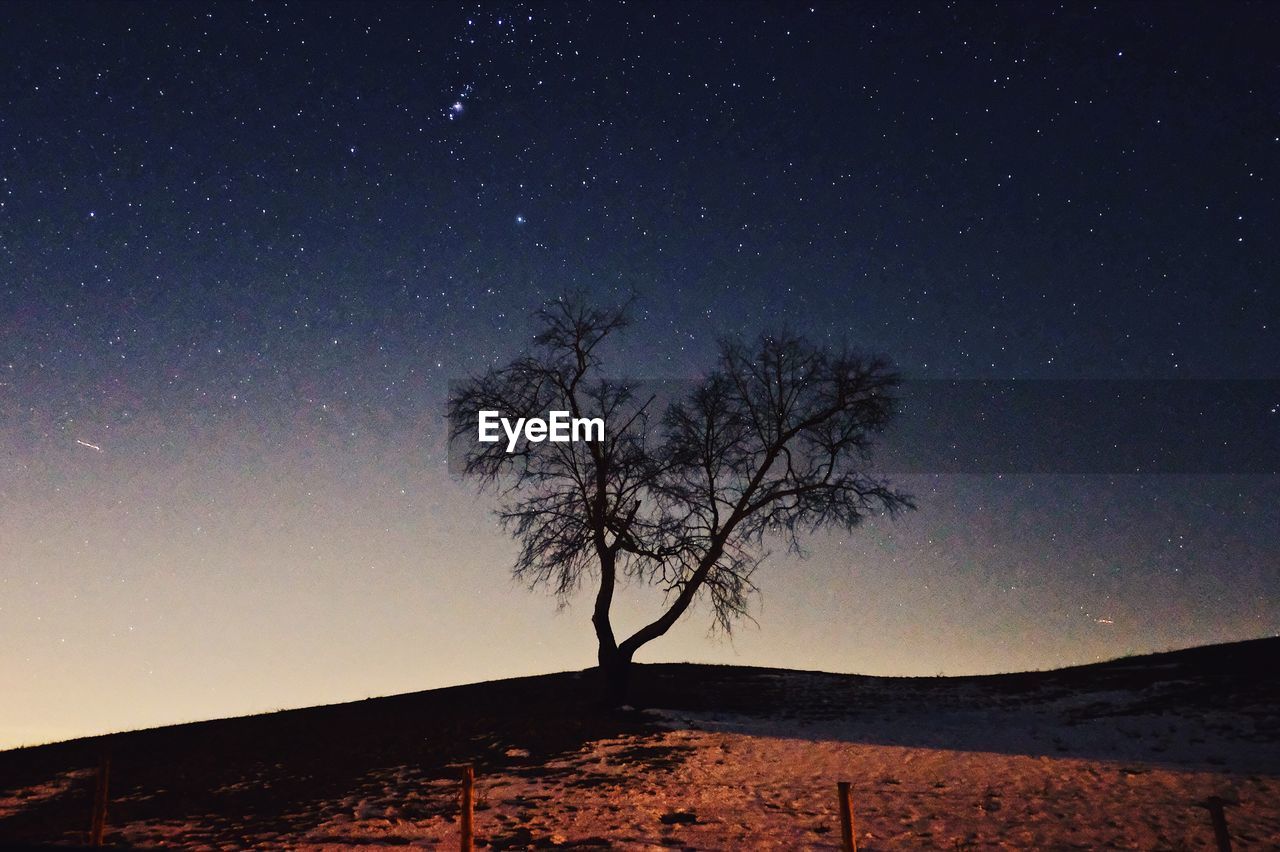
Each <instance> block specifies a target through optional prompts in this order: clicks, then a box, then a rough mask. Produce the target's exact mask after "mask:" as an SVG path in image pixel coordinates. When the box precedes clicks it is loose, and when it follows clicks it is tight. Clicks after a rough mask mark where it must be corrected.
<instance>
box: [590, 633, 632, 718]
mask: <svg viewBox="0 0 1280 852" xmlns="http://www.w3.org/2000/svg"><path fill="white" fill-rule="evenodd" d="M599 660H600V668H599V670H598V673H599V676H600V704H601V706H603V707H606V708H610V709H612V708H615V707H621V706H622V705H624V704H626V703H627V697H628V695H629V692H630V687H631V654H630V653H624V652H622V651H619V650H617V649H607V648H604V647H601V648H600V656H599Z"/></svg>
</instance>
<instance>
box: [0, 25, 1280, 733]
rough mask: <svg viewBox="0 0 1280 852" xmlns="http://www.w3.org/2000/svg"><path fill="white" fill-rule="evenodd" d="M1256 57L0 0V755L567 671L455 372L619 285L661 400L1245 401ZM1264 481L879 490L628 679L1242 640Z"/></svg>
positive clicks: (959, 483)
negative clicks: (789, 360)
mask: <svg viewBox="0 0 1280 852" xmlns="http://www.w3.org/2000/svg"><path fill="white" fill-rule="evenodd" d="M1278 28H1280V6H1277V5H1276V4H1272V3H1259V4H1244V3H1241V4H1231V5H1226V6H1223V5H1221V4H1215V5H1211V6H1210V5H1205V6H1197V5H1184V4H1166V3H1158V4H1140V3H1128V4H1117V5H1114V6H1109V7H1103V8H1102V9H1096V8H1094V7H1092V6H1088V5H1084V4H1066V5H1065V6H1063V7H1056V6H1055V7H1050V6H1047V5H1043V4H1015V5H1011V6H1008V7H997V8H986V7H980V6H978V5H976V4H960V5H958V6H951V5H943V4H934V3H926V4H920V5H917V6H911V7H908V6H902V5H900V4H869V5H863V4H843V3H841V4H831V3H817V4H798V5H797V4H751V3H741V4H737V3H735V4H727V3H721V4H707V5H697V4H656V5H649V4H645V3H638V4H628V5H626V6H620V7H616V8H615V7H608V6H603V5H596V6H591V7H584V6H578V5H559V4H556V5H546V4H541V3H539V4H529V5H523V4H509V3H498V4H494V5H489V4H483V5H474V4H467V5H461V6H436V5H416V4H390V5H383V4H376V3H367V4H323V3H306V4H299V5H296V6H284V5H276V4H263V3H255V4H217V3H213V4H205V3H186V2H182V3H173V4H164V5H144V4H135V3H131V4H118V5H100V4H89V5H80V4H57V5H54V4H46V3H6V4H3V5H0V52H2V53H3V55H5V56H6V57H7V58H8V61H7V63H6V68H7V72H6V74H5V75H3V78H2V79H0V693H2V694H3V695H4V700H3V701H0V747H3V746H10V745H16V744H20V743H31V742H38V741H44V740H48V739H54V738H64V737H70V736H76V735H80V734H86V733H94V732H101V731H107V730H118V729H124V728H135V727H140V726H146V725H153V724H160V723H166V722H177V721H186V720H193V719H200V718H208V717H213V716H222V715H230V714H240V713H249V712H257V711H262V710H268V709H275V708H280V707H293V706H302V705H309V704H316V703H328V702H334V701H340V700H347V699H356V698H363V697H366V696H370V695H381V694H389V693H395V692H403V691H411V690H417V689H426V688H431V687H435V686H442V685H446V684H452V683H459V682H466V681H475V680H485V679H489V678H494V677H501V676H507V675H518V674H528V673H537V672H545V671H551V670H560V669H566V668H580V667H585V666H588V665H591V664H592V663H593V661H594V639H593V637H592V634H591V629H590V624H589V622H588V613H587V611H586V608H585V606H583V605H576V606H571V607H570V608H568V609H567V610H566V611H563V612H560V613H557V612H556V611H555V604H554V601H553V600H551V599H550V598H548V597H546V596H543V595H541V594H531V593H529V592H528V591H526V590H525V589H523V588H521V587H519V586H517V585H515V584H514V583H513V582H512V581H511V580H510V579H509V578H508V575H507V573H506V570H507V566H508V565H509V564H510V562H511V559H512V555H513V553H514V547H513V545H512V544H511V543H510V542H509V541H508V540H507V539H506V538H505V537H504V536H503V534H502V533H501V532H500V531H499V530H498V529H497V527H496V525H495V523H494V521H493V519H492V517H491V515H490V514H489V512H490V509H491V502H490V501H489V500H488V499H487V498H485V497H478V496H476V495H475V494H474V493H473V490H472V489H471V487H470V486H469V485H468V484H466V483H460V482H457V481H455V480H454V479H453V478H451V477H450V475H449V473H448V471H447V469H446V457H445V446H444V423H443V400H444V395H445V393H446V390H447V383H448V382H449V380H451V379H456V378H459V377H462V376H465V375H467V374H468V373H471V372H474V371H478V370H480V369H483V368H484V367H486V366H488V365H490V364H492V363H495V362H498V361H502V360H505V359H507V358H510V357H511V356H513V355H514V354H515V353H516V352H517V351H518V350H519V348H520V347H521V346H523V345H524V343H525V342H526V341H527V340H528V338H529V335H530V333H531V330H532V329H531V326H530V324H529V321H528V317H529V315H530V313H531V311H532V310H533V309H534V308H536V306H537V305H538V304H540V303H541V302H542V301H543V300H544V299H546V298H548V297H550V296H553V295H555V294H558V293H560V292H563V291H565V290H567V289H576V288H583V289H586V290H589V291H591V292H593V293H597V294H599V296H600V298H601V300H602V301H606V302H607V301H611V300H617V299H621V298H623V297H625V295H626V294H628V293H631V292H634V293H635V294H636V295H637V296H638V303H637V317H636V319H637V322H636V326H635V327H634V328H633V329H632V330H631V331H630V333H629V334H628V335H627V336H626V337H625V338H624V339H622V341H621V342H620V343H619V344H618V345H617V347H616V349H615V351H614V355H615V357H616V359H617V361H618V363H619V364H620V365H623V366H625V367H626V368H628V369H630V370H632V371H638V372H640V373H642V374H644V375H649V376H665V377H672V378H676V379H683V378H689V377H693V376H696V375H697V374H698V372H699V371H700V370H701V369H703V368H704V367H705V366H706V365H707V364H708V363H709V361H710V358H711V356H712V353H713V351H714V342H715V340H716V338H717V337H718V336H721V335H725V334H755V333H758V332H759V331H761V330H763V329H766V328H770V327H774V326H776V325H779V324H785V325H787V326H789V327H790V328H793V329H796V330H798V331H800V332H802V333H804V334H806V335H808V336H810V337H812V338H815V339H818V340H831V341H833V342H836V341H841V340H849V341H853V342H855V343H857V344H858V345H860V346H862V347H866V348H871V349H876V350H880V351H883V352H885V353H887V354H889V355H890V356H891V357H892V358H893V359H894V360H895V361H896V363H897V364H898V365H899V367H900V368H901V369H902V370H903V371H904V373H905V374H906V375H908V376H909V377H912V378H942V379H950V378H975V377H979V378H981V377H987V378H1056V379H1080V378H1109V377H1120V378H1276V370H1275V365H1276V364H1277V363H1280V339H1278V337H1277V324H1278V322H1280V293H1278V292H1277V288H1276V284H1275V282H1276V281H1277V280H1278V279H1280V244H1278V243H1277V241H1276V240H1275V239H1274V233H1276V231H1277V226H1278V225H1280V215H1278V211H1277V201H1278V196H1277V186H1280V174H1278V173H1277V164H1278V162H1280V116H1278V114H1277V109H1276V105H1277V104H1280V88H1278V86H1280V73H1277V72H1278V71H1280V69H1277V67H1276V66H1277V63H1278V61H1280V60H1278V59H1277V54H1276V52H1275V50H1274V45H1273V44H1272V43H1271V40H1272V34H1273V33H1275V32H1277V31H1280V29H1278ZM1277 403H1278V404H1280V400H1277ZM1277 417H1280V415H1277ZM1277 422H1278V423H1280V420H1278V421H1277ZM1278 479H1280V477H1276V476H1269V475H1251V476H1246V475H1233V476H1225V475H1222V476H1174V475H1147V476H1118V475H1077V476H1067V475H1037V476H1020V475H1008V476H977V475H951V474H949V475H929V474H917V475H912V476H909V477H905V478H904V479H903V485H904V486H905V487H906V488H907V490H909V491H912V492H913V493H915V494H916V495H917V498H918V502H919V504H920V510H919V511H918V512H915V513H913V514H910V515H908V516H907V517H905V518H904V519H902V520H900V521H898V522H895V523H892V524H890V523H881V522H875V523H872V524H870V525H868V526H867V527H866V528H865V529H864V530H862V531H861V533H860V534H859V535H856V536H853V537H850V538H847V539H846V538H842V537H839V536H827V537H818V538H815V539H813V540H812V541H811V545H812V554H811V557H810V558H809V559H808V560H805V561H799V560H796V559H794V558H791V557H787V556H784V555H779V556H777V557H775V558H774V559H773V560H772V561H771V562H770V563H769V564H768V565H767V566H766V570H764V571H762V573H761V575H760V577H759V579H760V585H761V588H762V591H763V595H762V598H761V600H760V602H759V603H760V606H759V608H758V610H757V612H756V613H755V614H756V617H757V619H758V621H759V626H758V627H755V626H751V625H744V627H743V629H742V631H741V632H740V633H739V634H738V635H737V636H736V637H735V638H734V640H733V641H732V642H729V641H726V640H725V639H723V638H714V637H713V638H709V637H708V635H707V628H708V624H709V621H708V619H707V618H706V617H705V615H706V613H705V612H702V613H699V614H698V615H695V616H694V617H692V618H689V619H687V620H686V621H685V622H683V623H682V624H681V625H680V626H679V627H678V628H677V629H676V630H675V631H673V632H672V634H670V635H668V636H667V637H665V638H664V639H662V640H659V641H657V642H655V643H653V644H651V645H649V646H646V648H645V649H644V651H642V653H641V659H642V660H679V659H691V660H701V661H725V662H736V663H743V664H757V665H776V666H786V667H794V668H818V669H827V670H833V671H857V672H866V673H873V674H928V675H932V674H937V673H938V672H945V673H948V674H958V673H966V672H991V671H1000V670H1012V669H1022V668H1029V667H1048V666H1054V665H1060V664H1065V663H1074V662H1083V661H1089V660H1094V659H1098V658H1102V657H1110V656H1115V655H1117V654H1121V653H1126V652H1131V651H1146V650H1153V649H1163V648H1169V647H1177V646H1185V645H1191V644H1197V643H1201V642H1210V641H1220V640H1230V639H1244V638H1251V637H1256V636H1263V635H1275V634H1276V633H1277V632H1278V631H1280V516H1278V513H1277V512H1276V511H1275V506H1277V505H1280V481H1278ZM626 598H627V601H628V603H627V604H626V606H625V608H624V609H623V610H622V611H621V613H620V620H621V621H622V622H624V623H635V622H636V621H638V620H639V619H640V618H642V617H643V616H644V615H645V614H646V613H647V612H652V606H653V605H654V604H655V603H656V599H655V597H654V595H653V594H652V593H651V592H646V591H644V590H640V589H629V590H628V591H627V594H626Z"/></svg>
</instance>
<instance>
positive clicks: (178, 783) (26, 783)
mask: <svg viewBox="0 0 1280 852" xmlns="http://www.w3.org/2000/svg"><path fill="white" fill-rule="evenodd" d="M1277 659H1280V638H1268V639H1258V640H1254V641H1248V642H1237V643H1231V644H1224V645H1213V646H1206V647H1198V648H1190V649H1187V650H1182V651H1173V652H1168V653H1160V654H1149V655H1145V656H1140V657H1128V658H1124V659H1119V660H1113V661H1110V662H1104V663H1097V664H1092V665H1084V666H1074V667H1071V668H1065V669H1058V670H1053V671H1044V672H1021V673H1016V674H1003V675H990V676H973V677H936V678H878V677H865V676H858V675H841V674H827V673H822V672H795V671H789V670H785V669H766V668H748V667H737V666H713V665H694V664H657V665H643V666H638V667H637V671H636V675H635V686H634V696H635V702H636V703H637V704H638V705H642V706H644V707H652V708H664V714H663V715H662V716H661V717H660V719H659V717H655V715H654V714H651V713H646V712H641V711H638V710H623V711H616V712H603V711H599V710H597V709H595V707H594V698H595V681H594V678H593V677H592V676H591V675H592V673H591V672H590V671H588V672H567V673H559V674H550V675H542V676H537V677H524V678H514V679H510V680H501V681H493V682H488V683H478V684H471V685H466V686H456V687H449V688H445V689H434V690H429V691H425V692H418V693H411V694H405V695H396V696H391V697H386V698H376V699H369V700H365V701H356V702H351V703H345V704H335V705H329V706H321V707H310V708H305V709H299V710H288V711H282V712H277V713H270V714H265V715H258V716H246V717H241V718H231V719H220V720H214V721H207V722H197V723H192V724H184V725H174V726H170V727H163V728H156V729H151V730H143V731H133V732H128V733H119V734H112V735H108V736H100V737H88V738H83V739H77V740H71V741H67V742H61V743H54V744H50V745H42V746H35V747H28V748H21V749H15V750H11V751H7V752H0V842H4V843H14V842H28V843H29V842H48V841H55V842H74V841H75V836H76V835H75V833H76V832H83V830H84V828H85V827H86V825H87V820H88V813H89V805H90V798H91V795H92V772H93V769H94V767H96V766H97V765H98V762H99V759H100V756H101V755H102V754H104V753H105V754H109V755H110V760H111V778H110V781H111V806H110V813H109V819H108V821H109V825H110V826H112V827H119V826H125V825H128V824H139V825H141V824H157V825H158V824H170V823H174V824H177V823H182V824H186V823H191V822H193V821H194V822H199V823H200V824H201V825H203V826H204V828H202V829H201V830H202V831H204V832H205V834H204V835H201V836H202V837H204V838H205V839H206V840H208V841H210V842H212V840H213V839H215V838H216V839H217V840H218V842H224V843H225V842H229V843H242V844H244V845H254V844H257V843H261V842H262V838H264V837H281V838H283V837H298V836H301V835H303V834H304V833H305V832H307V831H309V830H312V829H314V827H315V825H316V824H317V821H319V820H322V819H324V818H325V814H326V813H328V812H327V811H326V809H325V808H326V807H327V805H325V804H324V803H333V802H342V801H346V800H348V799H350V797H351V796H352V794H353V793H352V791H353V790H359V789H362V785H367V784H368V780H369V779H370V778H377V777H381V776H380V773H381V774H382V775H385V773H386V772H387V771H389V770H391V769H397V770H399V771H402V774H403V770H404V768H405V767H409V768H411V770H412V773H413V777H414V778H418V779H427V780H424V781H421V783H422V784H426V783H427V781H428V780H430V779H436V780H435V781H434V782H432V783H437V784H444V783H445V782H446V781H447V780H448V779H452V778H453V777H454V776H455V775H456V768H455V766H456V764H460V763H472V764H475V766H476V768H477V773H478V774H479V775H480V776H481V777H482V778H483V777H485V776H486V775H488V774H491V773H504V772H507V773H510V772H516V773H534V774H536V773H538V772H539V771H542V770H540V769H539V767H545V766H546V765H548V764H549V763H554V762H555V761H556V760H558V759H561V758H563V757H564V756H565V755H573V754H576V753H579V752H581V751H582V750H584V748H586V747H587V744H591V743H597V742H599V741H612V740H617V739H618V738H628V737H630V738H636V741H637V742H639V741H640V739H639V738H643V737H644V736H648V735H650V734H651V733H652V732H653V731H654V730H655V727H657V726H658V725H663V726H665V727H666V728H667V729H670V728H671V727H673V726H674V727H677V728H680V727H684V728H687V729H691V730H700V729H701V726H704V725H705V724H707V723H705V722H700V721H698V719H706V718H711V719H716V718H725V719H732V720H734V721H733V724H734V725H736V726H738V727H739V728H742V729H743V730H755V729H759V730H766V728H767V726H769V725H775V728H767V731H766V732H767V733H768V734H769V736H772V737H774V738H777V737H780V736H781V737H797V736H799V737H811V738H813V739H815V740H817V739H822V740H827V741H835V742H848V743H858V744H870V745H886V746H892V747H911V748H945V749H953V750H962V751H972V752H983V753H995V754H1007V755H1033V756H1035V755H1039V756H1047V757H1074V758H1087V759H1110V758H1111V757H1113V756H1114V755H1115V754H1116V752H1115V748H1116V745H1115V742H1113V741H1112V740H1110V739H1108V737H1107V736H1099V734H1100V733H1104V734H1105V733H1106V732H1109V731H1112V730H1115V729H1116V726H1117V725H1120V724H1121V723H1122V722H1123V720H1126V719H1136V718H1143V719H1154V720H1158V721H1159V726H1149V727H1151V729H1152V730H1155V729H1156V728H1157V727H1158V728H1159V730H1160V731H1164V729H1165V728H1166V727H1167V728H1168V729H1169V731H1170V732H1171V733H1164V734H1161V736H1163V739H1158V738H1156V739H1153V738H1152V737H1151V736H1147V735H1145V734H1144V733H1142V732H1139V734H1137V735H1136V736H1135V737H1132V738H1131V739H1132V740H1133V743H1131V745H1133V747H1134V748H1140V749H1145V750H1144V751H1141V754H1140V755H1139V756H1140V757H1141V759H1143V760H1147V761H1150V762H1152V763H1154V764H1158V765H1168V766H1173V767H1180V768H1187V769H1194V768H1196V767H1210V768H1212V767H1214V766H1215V764H1216V765H1218V766H1219V767H1221V765H1222V763H1223V762H1228V763H1230V762H1239V761H1240V760H1242V759H1247V760H1248V761H1250V764H1251V765H1249V766H1247V767H1246V766H1240V767H1236V766H1226V767H1225V769H1226V770H1230V771H1235V770H1237V769H1239V771H1246V770H1247V771H1253V772H1265V773H1267V774H1280V753H1278V752H1277V744H1278V743H1280V711H1278V710H1277V708H1280V673H1278V672H1277V668H1276V666H1275V660H1277ZM708 714H710V715H709V716H708ZM992 719H995V720H997V723H995V724H992V723H991V720H992ZM656 720H657V721H656ZM974 720H982V721H981V722H980V723H977V722H975V721H974ZM1028 720H1030V721H1028ZM784 723H785V725H788V726H790V727H785V728H784V727H782V725H784ZM1166 723H1168V724H1166ZM753 726H754V727H753ZM1050 729H1051V730H1052V734H1051V735H1046V734H1045V731H1048V730H1050ZM1143 730H1144V731H1145V730H1146V729H1145V728H1144V729H1143ZM1077 735H1078V736H1077ZM1143 736H1147V738H1146V739H1143ZM1223 738H1225V740H1224V741H1227V740H1229V741H1230V742H1231V743H1235V744H1236V745H1239V746H1242V747H1241V748H1239V749H1237V750H1236V751H1235V752H1231V754H1240V755H1245V756H1246V757H1245V758H1240V757H1230V758H1226V757H1215V755H1217V754H1218V752H1221V751H1222V749H1221V748H1220V745H1221V743H1220V742H1219V740H1220V739H1223ZM1197 740H1198V741H1199V743H1197ZM1200 745H1203V748H1200ZM1126 747H1128V746H1127V745H1126ZM1198 748H1199V749H1200V750H1199V751H1198V750H1197V749H1198ZM1215 749H1216V750H1217V751H1215ZM634 751H635V753H634V754H631V755H630V757H628V758H626V760H629V761H631V766H632V771H633V772H634V773H636V774H637V775H643V774H644V773H646V772H654V771H658V770H661V769H665V768H668V767H670V766H671V765H672V762H678V761H680V760H681V759H682V752H681V751H680V750H679V749H674V750H673V749H671V748H666V747H664V748H656V747H655V748H651V749H648V750H646V749H645V748H641V747H637V748H636V749H635V750H634ZM1223 753H1224V754H1226V753H1227V752H1223ZM624 762H625V761H624ZM405 783H408V782H405ZM415 783H419V782H415ZM396 789H400V788H396ZM405 789H408V788H405ZM433 789H434V788H433ZM440 790H441V791H443V792H440V794H439V795H434V796H425V797H423V798H422V800H421V801H419V802H417V804H416V805H415V808H414V809H413V811H412V813H411V814H410V815H409V816H408V817H406V819H413V820H418V821H422V820H429V819H431V818H432V817H439V818H442V819H443V818H450V817H451V814H452V808H453V800H452V799H451V798H450V796H449V795H447V789H446V788H444V787H441V788H440ZM112 839H113V835H112V830H111V829H109V831H108V840H109V841H110V840H112ZM114 839H115V840H117V841H121V840H123V839H125V838H124V837H122V836H121V835H116V836H115V838H114ZM197 839H198V838H197ZM184 842H194V841H192V838H191V837H186V838H185V841H184ZM602 842H603V841H602ZM605 845H607V844H605Z"/></svg>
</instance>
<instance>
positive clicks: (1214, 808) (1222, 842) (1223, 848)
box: [1205, 796, 1231, 852]
mask: <svg viewBox="0 0 1280 852" xmlns="http://www.w3.org/2000/svg"><path fill="white" fill-rule="evenodd" d="M1222 805H1223V801H1222V797H1221V796H1210V797H1209V801H1207V802H1205V807H1207V808H1208V809H1209V819H1211V820H1213V836H1214V839H1215V840H1217V841H1218V852H1231V832H1229V831H1228V830H1227V815H1226V812H1224V811H1223V810H1222Z"/></svg>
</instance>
